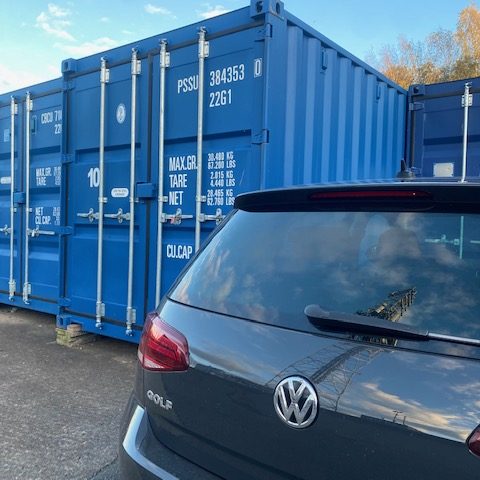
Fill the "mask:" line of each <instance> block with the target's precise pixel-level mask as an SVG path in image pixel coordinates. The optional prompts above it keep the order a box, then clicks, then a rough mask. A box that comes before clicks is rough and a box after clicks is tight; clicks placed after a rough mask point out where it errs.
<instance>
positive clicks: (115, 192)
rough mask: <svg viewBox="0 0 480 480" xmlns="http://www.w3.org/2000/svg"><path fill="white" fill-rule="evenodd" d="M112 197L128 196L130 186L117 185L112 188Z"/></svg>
mask: <svg viewBox="0 0 480 480" xmlns="http://www.w3.org/2000/svg"><path fill="white" fill-rule="evenodd" d="M111 193H112V197H113V198H127V197H128V188H123V187H115V188H112V192H111Z"/></svg>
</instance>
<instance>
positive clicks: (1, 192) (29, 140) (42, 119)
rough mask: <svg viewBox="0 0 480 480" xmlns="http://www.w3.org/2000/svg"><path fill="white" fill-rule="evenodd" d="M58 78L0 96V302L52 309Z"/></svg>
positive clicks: (56, 273)
mask: <svg viewBox="0 0 480 480" xmlns="http://www.w3.org/2000/svg"><path fill="white" fill-rule="evenodd" d="M62 97H63V96H62V81H61V79H58V80H54V81H50V82H45V83H41V84H39V85H35V86H33V87H30V88H28V89H22V90H18V91H15V92H12V93H11V94H8V95H1V96H0V132H1V135H2V141H1V142H0V226H1V228H0V230H1V232H2V235H0V302H1V303H5V304H10V305H16V306H22V307H25V308H31V309H33V310H38V311H43V312H49V313H57V312H58V306H57V303H58V296H59V288H58V286H59V237H60V235H61V233H62V229H61V227H60V208H61V205H60V185H61V180H62V179H61V170H62V169H61V159H60V147H61V139H62Z"/></svg>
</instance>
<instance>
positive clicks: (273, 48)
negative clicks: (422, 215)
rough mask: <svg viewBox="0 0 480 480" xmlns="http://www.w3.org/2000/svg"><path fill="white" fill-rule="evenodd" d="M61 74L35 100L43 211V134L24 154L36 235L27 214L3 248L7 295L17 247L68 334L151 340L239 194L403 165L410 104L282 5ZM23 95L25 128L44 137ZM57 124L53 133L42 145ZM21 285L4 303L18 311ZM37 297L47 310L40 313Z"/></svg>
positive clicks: (20, 161) (4, 196)
mask: <svg viewBox="0 0 480 480" xmlns="http://www.w3.org/2000/svg"><path fill="white" fill-rule="evenodd" d="M62 73H63V78H62V79H61V80H59V81H56V82H53V84H52V88H53V87H55V93H53V94H48V93H49V92H48V91H45V90H46V88H45V89H44V87H42V86H38V87H32V89H31V90H32V92H33V91H34V90H35V95H37V93H36V91H37V88H39V89H40V90H41V92H40V94H39V98H38V99H36V98H34V101H33V105H34V109H35V108H38V109H39V110H38V113H37V114H36V117H37V121H36V122H37V123H36V125H37V126H38V129H39V130H38V134H36V135H37V137H36V138H37V140H35V139H33V140H32V147H31V148H32V149H33V150H32V155H33V156H32V158H31V160H30V161H31V162H32V163H31V167H30V169H29V170H30V173H29V177H28V176H27V177H28V178H29V179H30V184H31V186H30V189H29V190H31V198H30V199H29V203H31V206H30V207H27V206H26V197H27V195H26V191H27V189H26V187H25V185H24V183H25V179H23V178H22V175H24V174H23V173H22V172H24V171H25V167H24V165H25V159H24V154H25V147H24V145H25V141H26V137H27V136H28V135H25V134H22V136H21V137H20V136H18V138H17V141H16V142H17V144H16V146H15V148H14V151H15V152H16V153H15V159H16V163H15V165H16V167H15V168H16V169H18V174H17V175H16V176H15V189H14V190H15V191H14V196H15V202H14V204H15V206H16V208H17V212H16V214H18V213H19V212H21V211H24V212H26V211H27V210H29V209H32V210H31V212H30V214H29V221H30V222H31V225H32V227H29V228H28V230H25V228H26V223H25V220H21V219H20V216H18V217H17V220H15V221H17V222H18V226H16V227H15V228H16V229H18V231H19V236H17V234H15V237H14V243H13V247H12V248H10V244H9V237H8V235H7V236H6V237H5V238H4V241H3V243H0V251H1V252H2V256H1V257H0V258H2V261H3V263H2V265H1V266H0V274H1V277H0V281H3V283H4V284H5V285H6V286H7V287H8V284H9V281H10V277H9V268H8V260H9V258H10V257H9V252H10V251H12V252H13V257H12V258H13V260H14V264H15V265H16V267H15V268H16V269H17V270H18V271H19V273H18V274H15V275H16V277H15V278H16V280H17V290H19V289H18V282H24V283H27V286H26V289H25V291H26V292H27V293H28V298H26V297H25V298H26V300H27V301H30V302H31V305H32V308H36V309H38V310H46V307H44V305H46V304H47V303H48V302H50V304H49V305H50V307H52V308H57V306H58V316H57V319H58V325H59V326H61V327H66V326H67V325H68V324H70V323H78V324H81V325H82V326H83V328H84V330H85V331H89V332H94V333H100V334H103V335H108V336H112V337H116V338H120V339H123V340H127V341H131V342H138V341H139V337H140V333H141V330H142V327H143V321H144V317H145V314H146V313H147V312H148V311H150V310H152V309H153V308H154V307H155V306H156V305H157V304H158V302H159V299H160V297H161V295H163V294H164V293H165V292H166V290H167V289H168V288H169V287H170V286H171V284H172V283H173V281H174V280H175V278H176V276H177V275H178V273H179V272H180V270H181V269H182V268H183V267H184V265H185V264H186V262H187V261H188V260H189V259H190V258H191V257H192V256H193V255H194V253H195V251H196V250H197V249H198V248H199V246H200V244H201V242H202V241H203V240H204V239H205V238H206V237H207V236H208V234H209V233H210V232H211V231H212V230H213V228H214V227H215V226H216V224H217V223H219V222H220V221H221V220H222V218H223V217H224V216H225V215H226V214H227V213H228V212H229V211H230V210H231V208H232V205H233V202H234V198H235V196H236V195H238V194H240V193H242V192H246V191H250V190H256V189H264V188H272V187H280V186H290V185H299V184H309V183H326V182H342V181H349V180H360V179H380V178H389V177H392V176H394V175H395V173H396V172H397V171H398V168H399V164H400V160H401V159H402V158H403V153H404V138H405V133H404V129H405V114H406V102H407V100H406V92H405V91H404V90H403V89H401V88H400V87H398V86H397V85H395V84H394V83H392V82H391V81H389V80H388V79H386V78H385V77H384V76H382V75H381V74H379V73H378V72H376V71H375V70H373V69H372V68H370V67H369V66H368V65H366V64H365V63H363V62H362V61H360V60H359V59H357V58H355V57H354V56H352V55H351V54H349V53H348V52H347V51H345V50H344V49H342V48H341V47H339V46H338V45H336V44H335V43H333V42H332V41H330V40H329V39H327V38H325V37H324V36H323V35H321V34H320V33H318V32H316V31H315V30H313V29H312V28H311V27H309V26H308V25H306V24H304V23H303V22H301V21H300V20H298V19H297V18H295V17H293V16H292V15H290V14H289V13H288V12H286V11H285V10H284V6H283V3H282V2H280V1H275V0H268V1H267V0H265V1H263V2H258V1H252V3H251V5H250V6H248V7H246V8H243V9H240V10H237V11H234V12H231V13H228V14H225V15H222V16H220V17H215V18H212V19H209V20H205V21H204V22H202V23H198V24H194V25H189V26H186V27H184V28H180V29H177V30H174V31H171V32H167V33H164V34H162V35H159V36H157V37H154V38H148V39H145V40H141V41H139V42H136V43H133V44H130V45H126V46H124V47H119V48H116V49H113V50H110V51H108V52H105V53H103V54H102V55H92V56H90V57H87V58H83V59H79V60H74V59H68V60H65V61H64V62H63V63H62ZM60 90H61V92H60V93H58V92H59V91H60ZM42 92H43V93H42ZM24 93H25V92H21V94H18V97H19V100H18V103H19V110H18V117H16V121H17V122H18V123H19V125H20V124H22V126H21V127H19V128H21V129H23V130H22V131H25V129H27V130H28V131H30V130H31V128H32V127H30V126H29V127H25V126H24V125H23V123H25V122H26V121H27V119H28V118H30V117H29V116H28V115H27V113H26V112H22V108H24V107H21V103H22V102H25V100H20V98H21V97H22V96H24ZM52 95H53V96H52ZM4 97H5V98H4ZM4 97H0V102H1V103H0V109H1V110H0V122H1V124H0V128H1V129H2V130H0V131H3V132H4V140H5V141H4V143H3V144H2V146H1V148H2V149H1V150H0V162H1V163H0V166H1V172H0V173H1V178H3V177H5V181H4V182H3V183H2V185H0V187H1V188H0V192H1V196H0V201H1V202H2V204H3V206H4V207H5V208H4V209H2V211H4V215H5V218H1V219H0V220H1V222H2V225H3V224H5V225H6V227H5V228H6V229H8V228H9V227H8V226H9V225H10V222H9V218H8V217H9V213H8V212H9V202H10V196H9V195H10V185H9V184H8V182H7V179H8V177H9V176H10V178H13V177H12V174H11V172H10V162H11V154H10V147H9V135H10V134H9V133H8V132H7V131H8V129H9V128H10V127H9V123H8V122H9V121H10V119H11V115H10V108H11V107H10V103H9V102H10V96H8V98H6V96H4ZM32 112H33V111H32ZM39 115H40V117H39ZM42 115H43V116H44V119H45V122H44V123H42V120H41V118H43V117H41V116H42ZM52 115H53V117H52ZM31 116H33V114H32V115H31ZM50 117H52V118H50ZM38 118H40V122H38ZM62 119H63V121H62ZM29 121H31V120H29ZM34 123H35V122H34ZM47 127H48V128H49V129H50V130H52V131H50V130H48V132H49V133H43V132H47V130H46V129H47ZM57 128H58V129H59V133H60V132H61V135H60V134H59V133H57V132H56V129H57ZM40 129H42V130H40ZM19 131H20V130H19ZM52 132H53V133H52ZM40 133H41V136H40V135H39V134H40ZM44 137H45V138H44ZM32 138H33V133H32ZM40 138H42V140H41V141H40ZM55 142H56V143H55ZM60 145H61V146H60ZM15 149H16V150H15ZM37 157H38V158H37ZM59 165H61V168H58V167H59ZM35 182H37V183H35ZM59 187H60V194H59V191H58V188H59ZM5 212H6V213H5ZM37 226H38V230H37ZM22 229H24V230H22ZM41 230H45V231H44V232H42V231H41ZM26 233H29V236H27V234H26ZM7 234H8V232H7ZM27 238H28V241H29V246H30V253H28V252H27V255H26V258H28V259H29V261H30V276H31V278H30V277H29V278H28V281H25V279H24V276H22V273H21V272H24V271H25V266H24V263H25V262H24V260H22V258H23V257H22V255H23V253H22V252H23V250H24V243H25V242H26V239H27ZM59 240H60V241H59ZM34 242H38V243H34ZM252 248H255V246H254V245H252ZM35 249H36V250H35ZM22 262H23V263H22ZM17 277H18V278H17ZM37 279H38V281H37ZM35 281H37V283H35ZM205 281H206V282H208V278H206V279H205ZM28 283H31V292H30V290H29V286H28ZM7 287H5V289H4V290H3V292H0V295H3V297H1V298H0V301H2V302H4V303H11V302H12V300H9V295H8V293H9V292H8V288H7ZM47 287H49V288H51V289H50V290H49V291H48V292H47V291H46V290H47ZM1 288H2V287H0V290H1ZM225 288H228V285H225ZM42 289H44V290H42ZM21 292H22V291H21V289H20V297H21V296H22V295H21ZM17 294H18V292H17ZM36 295H38V297H39V298H41V299H42V302H43V303H37V304H34V303H33V302H34V301H36V297H35V296H36ZM47 299H48V302H47V301H46V300H47ZM39 302H40V300H39ZM17 303H18V302H17ZM20 303H21V300H20ZM34 305H35V307H34ZM46 311H48V310H46Z"/></svg>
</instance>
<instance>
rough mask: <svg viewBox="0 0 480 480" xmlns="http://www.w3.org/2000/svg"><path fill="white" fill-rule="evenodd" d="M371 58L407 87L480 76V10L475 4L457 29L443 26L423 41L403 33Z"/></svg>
mask: <svg viewBox="0 0 480 480" xmlns="http://www.w3.org/2000/svg"><path fill="white" fill-rule="evenodd" d="M368 61H369V62H370V63H373V64H374V65H375V66H376V67H377V68H378V69H379V70H380V71H381V72H382V73H384V74H385V75H386V76H387V77H389V78H391V79H392V80H393V81H394V82H396V83H398V84H400V85H401V86H402V87H404V88H408V87H409V86H410V85H412V84H415V83H427V84H428V83H435V82H445V81H450V80H459V79H462V78H468V77H477V76H480V10H479V8H478V7H477V6H476V4H475V3H472V4H471V5H469V6H468V7H466V8H464V9H463V10H462V11H461V12H460V13H459V15H458V20H457V28H456V30H455V31H453V32H452V31H450V30H444V29H440V30H438V31H436V32H433V33H431V34H430V35H429V36H428V37H427V38H426V39H425V40H423V41H420V42H414V41H412V40H409V39H407V38H406V37H403V36H402V37H400V38H399V39H398V41H397V43H396V45H386V46H384V47H382V48H381V49H380V51H379V52H373V53H372V54H371V55H370V56H369V58H368Z"/></svg>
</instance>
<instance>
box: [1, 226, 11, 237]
mask: <svg viewBox="0 0 480 480" xmlns="http://www.w3.org/2000/svg"><path fill="white" fill-rule="evenodd" d="M11 231H12V229H11V228H10V227H9V226H8V225H5V226H4V227H3V228H0V232H1V233H4V234H5V235H10V232H11Z"/></svg>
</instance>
